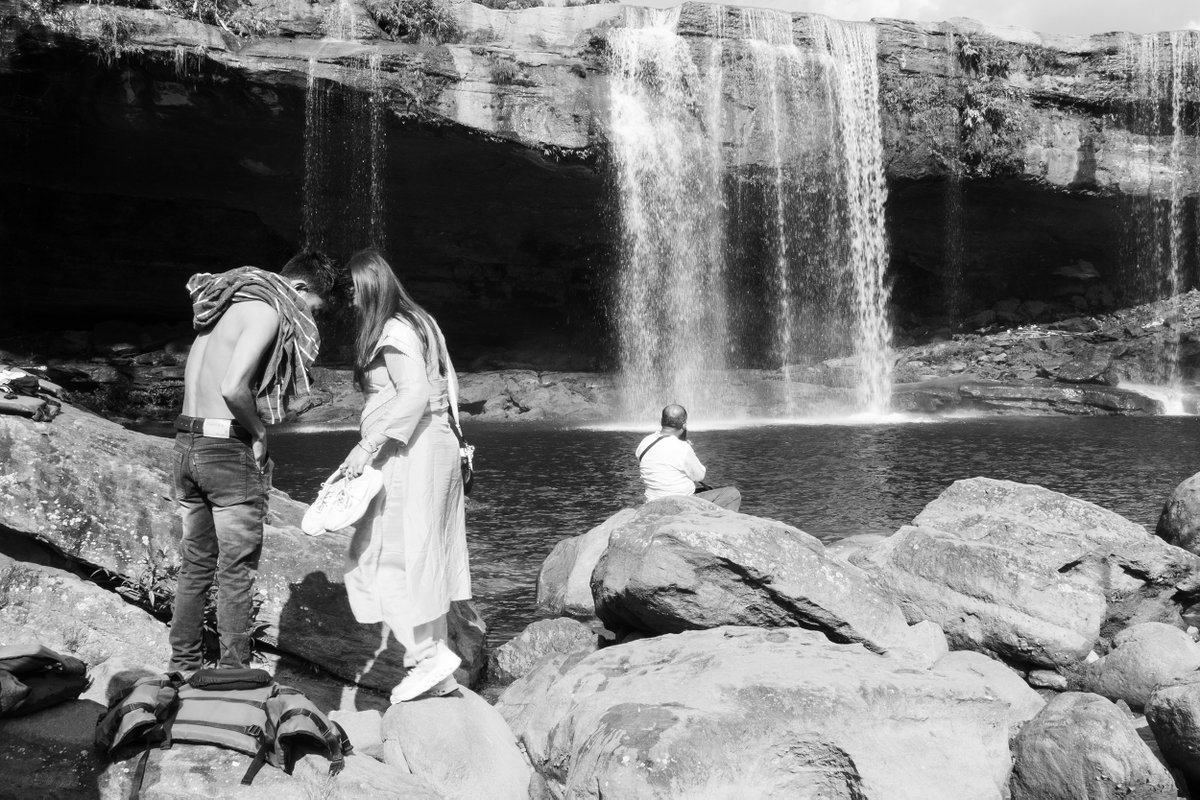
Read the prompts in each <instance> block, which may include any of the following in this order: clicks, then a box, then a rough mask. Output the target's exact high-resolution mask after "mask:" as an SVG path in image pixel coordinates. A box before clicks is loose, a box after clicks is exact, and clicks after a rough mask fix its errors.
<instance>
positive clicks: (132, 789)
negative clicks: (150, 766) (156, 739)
mask: <svg viewBox="0 0 1200 800" xmlns="http://www.w3.org/2000/svg"><path fill="white" fill-rule="evenodd" d="M153 749H154V746H153V745H147V746H146V749H145V750H143V751H142V755H141V757H140V758H138V763H137V768H136V769H134V771H133V782H132V783H130V784H129V800H138V797H139V796H140V795H141V791H142V780H144V779H145V777H146V762H147V761H149V760H150V751H151V750H153Z"/></svg>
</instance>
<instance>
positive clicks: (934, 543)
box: [851, 478, 1200, 667]
mask: <svg viewBox="0 0 1200 800" xmlns="http://www.w3.org/2000/svg"><path fill="white" fill-rule="evenodd" d="M913 526H914V527H911V528H905V529H902V530H901V531H900V532H898V533H897V534H895V535H893V536H892V537H890V538H889V540H888V541H886V542H884V543H882V544H880V545H878V546H876V547H873V548H870V549H867V550H862V551H859V552H857V553H855V554H854V555H853V556H852V558H851V560H852V562H853V563H856V564H858V565H859V566H862V567H863V568H864V569H866V570H867V571H868V572H869V573H871V575H872V576H873V577H874V578H875V579H876V581H877V582H878V583H879V584H880V586H881V587H882V588H883V589H884V590H885V591H886V592H887V593H888V594H889V596H891V597H892V598H893V599H894V600H895V601H896V602H897V603H899V604H900V606H901V607H902V608H904V610H905V613H906V615H908V617H909V618H910V620H913V619H932V620H934V621H936V622H938V623H939V624H941V625H942V627H943V629H944V630H945V631H946V635H947V636H948V637H949V638H950V640H951V642H952V643H953V644H954V646H956V647H959V648H971V649H977V650H982V651H984V652H991V653H995V654H996V655H999V656H1000V657H1002V658H1006V659H1010V660H1018V661H1021V662H1022V663H1023V664H1026V665H1032V666H1048V667H1060V666H1065V665H1069V664H1071V663H1073V662H1075V661H1077V660H1078V659H1079V658H1080V657H1081V656H1083V655H1086V654H1087V653H1088V652H1089V649H1090V645H1091V641H1092V640H1095V639H1096V638H1097V637H1098V636H1100V635H1104V636H1106V637H1110V636H1112V635H1114V634H1115V633H1117V632H1118V631H1119V630H1121V629H1122V628H1124V627H1125V626H1127V625H1128V624H1129V623H1130V622H1132V621H1147V620H1160V621H1176V620H1178V619H1179V614H1180V609H1181V605H1183V604H1186V603H1189V602H1190V601H1191V600H1192V599H1193V598H1194V597H1195V596H1196V595H1197V592H1198V591H1200V559H1198V558H1197V557H1196V556H1195V555H1193V554H1191V553H1188V552H1186V551H1184V550H1181V549H1179V548H1177V547H1172V546H1171V545H1168V544H1166V543H1165V542H1163V541H1162V540H1160V539H1157V538H1155V537H1153V536H1151V535H1150V534H1148V533H1147V532H1146V530H1145V529H1144V528H1142V527H1141V526H1140V525H1136V524H1134V523H1132V522H1130V521H1128V520H1126V519H1124V518H1123V517H1121V516H1119V515H1117V514H1114V513H1113V512H1111V511H1108V510H1106V509H1103V508H1101V507H1099V506H1097V505H1094V504H1092V503H1088V502H1085V501H1082V500H1077V499H1075V498H1072V497H1068V496H1067V495H1064V494H1061V493H1059V492H1054V491H1050V490H1049V489H1044V488H1042V487H1040V486H1031V485H1028V484H1021V483H1014V482H1012V481H998V480H992V479H988V478H971V479H969V480H961V481H956V482H955V483H954V484H953V485H951V486H950V487H949V488H948V489H946V491H944V492H943V493H942V494H941V496H940V497H938V498H937V499H936V500H934V501H933V502H932V503H930V504H929V505H928V506H926V507H925V509H924V510H923V511H922V512H921V513H920V514H919V515H918V516H917V517H916V518H915V519H914V520H913Z"/></svg>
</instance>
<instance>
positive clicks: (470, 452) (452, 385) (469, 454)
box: [433, 323, 475, 495]
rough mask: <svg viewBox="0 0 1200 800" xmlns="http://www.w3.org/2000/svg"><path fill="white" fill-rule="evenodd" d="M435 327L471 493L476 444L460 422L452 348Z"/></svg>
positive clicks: (466, 489) (453, 425)
mask: <svg viewBox="0 0 1200 800" xmlns="http://www.w3.org/2000/svg"><path fill="white" fill-rule="evenodd" d="M433 329H434V332H435V334H436V335H437V340H438V346H439V347H440V348H441V350H442V354H443V355H444V356H445V362H446V393H447V395H449V401H450V430H452V431H454V436H455V438H457V439H458V459H459V469H461V470H462V485H463V494H464V495H470V494H471V489H472V488H474V486H475V446H474V445H472V444H470V443H468V442H467V440H466V438H465V437H464V436H463V432H462V424H461V423H460V422H459V418H458V373H456V372H455V371H454V364H453V363H452V362H451V361H450V350H449V349H448V348H447V347H446V340H445V338H443V336H442V331H441V329H440V328H438V327H437V324H436V323H435V324H434V326H433Z"/></svg>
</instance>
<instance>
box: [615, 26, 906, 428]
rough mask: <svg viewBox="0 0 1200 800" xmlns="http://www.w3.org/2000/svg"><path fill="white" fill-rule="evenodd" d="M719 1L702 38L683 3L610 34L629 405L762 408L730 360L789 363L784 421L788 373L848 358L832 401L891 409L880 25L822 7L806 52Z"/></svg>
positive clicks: (618, 298) (645, 409)
mask: <svg viewBox="0 0 1200 800" xmlns="http://www.w3.org/2000/svg"><path fill="white" fill-rule="evenodd" d="M711 8H712V14H713V19H712V28H711V29H710V31H709V33H711V34H713V35H711V36H709V37H696V36H680V35H679V34H678V33H677V30H676V28H677V25H678V20H679V14H680V11H679V9H671V10H665V11H650V10H645V9H641V10H638V9H630V10H629V11H628V17H627V23H628V24H627V26H626V27H624V28H621V29H617V30H615V31H613V33H612V34H611V35H610V37H609V45H610V52H611V58H612V62H611V64H612V70H611V71H612V76H613V80H612V82H611V84H610V85H611V92H612V111H611V114H612V116H611V126H610V143H611V152H612V156H613V163H614V167H615V168H614V188H615V189H616V192H617V194H618V200H619V203H618V207H619V220H620V232H621V236H620V241H621V243H622V252H621V264H620V270H619V275H618V280H617V283H616V287H615V291H614V317H615V319H616V323H617V326H616V327H617V331H618V346H619V355H620V360H621V381H622V387H623V400H624V408H623V409H622V410H623V413H624V414H625V415H626V416H627V417H628V418H631V419H632V418H643V417H644V416H645V415H646V414H648V413H652V412H653V411H654V410H656V409H657V408H659V407H661V406H662V405H663V404H665V403H666V402H672V401H674V402H681V403H683V404H685V405H688V406H689V408H693V409H697V410H699V411H701V412H703V413H704V414H705V415H707V416H709V417H713V416H722V417H729V416H740V415H742V414H745V413H746V412H747V411H749V412H750V413H751V414H753V413H754V412H755V411H756V410H758V408H759V405H758V402H757V400H754V399H751V398H749V397H744V396H740V395H739V394H738V392H736V391H734V390H733V389H731V388H730V387H729V382H728V380H727V375H728V372H727V367H728V366H729V365H730V364H734V365H736V366H747V365H750V366H769V367H772V368H775V369H779V370H781V372H782V375H783V377H784V381H783V385H784V386H785V387H786V389H785V392H786V396H785V402H784V405H783V407H782V408H776V409H774V411H775V413H787V414H791V413H794V412H795V411H798V410H800V409H796V408H795V406H794V404H793V399H792V393H791V388H792V384H793V381H792V374H791V373H792V371H793V365H795V367H796V368H800V369H801V371H803V370H817V371H819V370H821V369H825V368H824V367H822V366H821V365H822V362H824V361H825V360H827V359H830V358H831V357H840V356H845V355H847V351H849V353H850V354H851V356H852V357H851V358H850V359H841V358H838V359H835V360H837V361H838V362H839V364H841V362H846V363H845V364H841V365H840V366H834V367H829V368H828V369H832V370H834V371H835V372H836V371H837V370H841V371H842V372H838V373H837V374H839V375H840V374H842V373H844V372H846V371H847V370H849V372H851V373H853V376H854V377H853V378H852V382H853V383H854V384H855V385H856V389H855V391H854V396H853V398H849V397H848V398H847V399H846V400H845V401H843V402H842V403H841V406H840V409H839V410H840V411H842V412H843V413H844V412H845V411H848V410H854V411H859V412H868V413H873V414H879V413H883V412H886V410H887V407H888V401H889V393H890V381H889V365H890V357H889V355H888V348H889V342H890V326H889V323H888V320H887V302H888V297H887V291H886V287H885V285H884V269H885V267H886V258H887V251H886V244H885V240H884V232H883V222H884V220H883V206H884V202H885V200H886V189H885V184H884V182H883V169H882V164H883V161H882V144H881V134H880V124H879V106H878V96H877V95H878V77H877V70H876V66H875V61H876V51H875V40H874V29H873V28H871V27H870V26H866V25H852V24H845V23H838V22H834V21H832V20H825V19H824V18H816V17H814V18H812V19H813V20H814V21H813V26H814V32H813V35H812V39H813V41H814V47H813V51H806V50H802V49H800V48H799V47H797V46H796V44H795V31H794V25H793V20H792V17H791V16H790V15H788V14H784V13H780V12H773V11H764V10H761V9H749V8H741V9H733V8H726V7H721V6H714V7H711ZM726 15H729V16H730V17H732V18H733V19H734V24H732V25H731V27H730V30H731V31H735V33H737V34H740V36H739V38H736V39H730V38H726V37H725V35H724V34H725V18H726ZM814 51H815V52H814ZM731 259H732V261H731ZM731 313H732V316H731ZM764 328H766V329H767V330H764ZM831 363H832V362H831ZM847 365H848V366H847ZM797 374H801V373H797ZM801 379H803V378H801ZM805 410H807V409H805ZM824 410H825V411H830V410H832V409H828V408H826V409H824ZM693 413H695V411H694V412H693ZM760 413H761V412H760Z"/></svg>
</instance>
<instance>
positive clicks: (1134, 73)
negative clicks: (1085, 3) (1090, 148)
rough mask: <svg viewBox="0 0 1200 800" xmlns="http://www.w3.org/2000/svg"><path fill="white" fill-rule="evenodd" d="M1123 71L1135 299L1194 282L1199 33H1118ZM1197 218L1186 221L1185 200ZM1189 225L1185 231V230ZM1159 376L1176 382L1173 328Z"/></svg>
mask: <svg viewBox="0 0 1200 800" xmlns="http://www.w3.org/2000/svg"><path fill="white" fill-rule="evenodd" d="M1125 52H1126V75H1127V80H1128V82H1129V86H1130V93H1131V96H1132V98H1133V101H1132V103H1131V104H1130V111H1129V113H1128V115H1127V117H1126V126H1127V127H1128V129H1129V131H1130V133H1131V134H1132V135H1134V136H1136V137H1144V141H1143V142H1142V143H1140V145H1139V146H1140V148H1141V150H1142V152H1143V153H1144V162H1143V165H1144V169H1143V171H1142V172H1141V173H1140V174H1139V175H1138V177H1139V178H1140V181H1141V183H1142V184H1143V185H1144V191H1143V192H1142V194H1140V195H1138V196H1135V197H1134V198H1132V200H1131V207H1130V213H1129V215H1128V216H1127V218H1126V225H1125V230H1124V237H1123V239H1124V241H1123V245H1124V246H1123V251H1124V252H1123V254H1122V255H1123V257H1124V260H1125V261H1126V266H1127V268H1128V269H1131V270H1133V274H1132V275H1131V276H1130V278H1129V280H1128V282H1127V283H1128V285H1129V288H1130V290H1131V294H1132V298H1131V299H1133V300H1135V301H1138V302H1145V301H1151V300H1161V299H1165V298H1168V297H1173V296H1175V295H1178V294H1180V293H1182V292H1185V291H1187V290H1188V289H1189V288H1192V287H1193V286H1195V280H1194V278H1193V277H1192V276H1194V274H1195V269H1196V266H1197V263H1198V262H1200V233H1197V231H1200V225H1198V224H1197V222H1200V202H1198V201H1197V199H1196V198H1195V197H1193V198H1191V199H1189V197H1188V196H1187V193H1186V188H1187V179H1188V176H1189V172H1191V173H1192V175H1193V177H1192V180H1193V181H1194V180H1195V177H1194V174H1195V172H1196V171H1197V170H1200V153H1198V152H1197V145H1196V142H1197V139H1198V138H1200V119H1198V118H1197V116H1198V115H1197V112H1196V107H1197V105H1198V103H1200V98H1198V97H1197V95H1198V93H1200V34H1197V33H1196V32H1194V31H1176V32H1173V33H1170V34H1147V35H1143V36H1139V37H1136V39H1135V38H1134V37H1132V36H1130V37H1129V38H1127V39H1126V51H1125ZM1189 203H1191V204H1192V206H1193V215H1194V216H1196V217H1197V222H1192V223H1190V224H1189V214H1188V205H1189ZM1189 227H1191V228H1192V231H1193V233H1192V235H1190V236H1189V230H1188V229H1189ZM1160 372H1161V374H1160V375H1159V376H1158V378H1159V380H1160V381H1161V382H1162V383H1164V384H1166V385H1168V386H1172V387H1174V388H1176V389H1178V388H1179V384H1180V383H1181V379H1182V376H1181V374H1180V368H1179V341H1178V328H1177V327H1176V326H1173V325H1172V335H1171V336H1168V337H1167V341H1165V342H1164V347H1163V352H1162V353H1161V369H1160Z"/></svg>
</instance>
